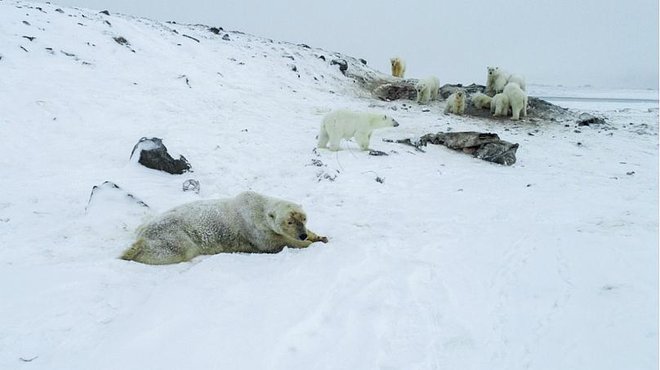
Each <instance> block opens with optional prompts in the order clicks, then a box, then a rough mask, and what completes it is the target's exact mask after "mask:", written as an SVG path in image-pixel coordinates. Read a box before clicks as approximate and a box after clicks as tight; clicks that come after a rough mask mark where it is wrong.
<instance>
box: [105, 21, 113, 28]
mask: <svg viewBox="0 0 660 370" xmlns="http://www.w3.org/2000/svg"><path fill="white" fill-rule="evenodd" d="M103 23H105V24H107V25H108V26H110V27H112V23H110V22H108V21H103Z"/></svg>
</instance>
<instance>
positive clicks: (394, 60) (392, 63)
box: [390, 58, 399, 67]
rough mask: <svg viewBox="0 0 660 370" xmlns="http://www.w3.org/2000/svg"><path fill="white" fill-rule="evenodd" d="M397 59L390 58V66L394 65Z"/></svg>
mask: <svg viewBox="0 0 660 370" xmlns="http://www.w3.org/2000/svg"><path fill="white" fill-rule="evenodd" d="M398 60H399V58H390V64H391V65H392V67H394V65H395V64H396V63H397V62H398Z"/></svg>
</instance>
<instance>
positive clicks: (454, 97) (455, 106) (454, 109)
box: [445, 90, 465, 114]
mask: <svg viewBox="0 0 660 370" xmlns="http://www.w3.org/2000/svg"><path fill="white" fill-rule="evenodd" d="M463 112H465V92H464V91H463V90H458V91H456V92H455V93H453V94H451V95H449V97H448V98H447V105H446V106H445V113H454V114H463Z"/></svg>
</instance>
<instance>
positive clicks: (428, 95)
mask: <svg viewBox="0 0 660 370" xmlns="http://www.w3.org/2000/svg"><path fill="white" fill-rule="evenodd" d="M439 89H440V80H438V78H437V77H435V76H431V77H427V78H425V79H423V80H419V81H417V83H416V84H415V90H417V103H421V104H426V103H428V102H429V101H431V100H435V99H437V98H438V90H439Z"/></svg>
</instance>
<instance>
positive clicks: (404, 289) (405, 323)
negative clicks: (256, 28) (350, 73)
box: [0, 0, 658, 370]
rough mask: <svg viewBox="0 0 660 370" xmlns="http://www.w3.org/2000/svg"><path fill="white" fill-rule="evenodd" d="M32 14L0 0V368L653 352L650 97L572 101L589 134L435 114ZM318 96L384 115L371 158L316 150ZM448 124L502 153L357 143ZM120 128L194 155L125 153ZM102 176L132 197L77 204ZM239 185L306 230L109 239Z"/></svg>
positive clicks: (281, 56) (208, 37) (569, 361)
mask: <svg viewBox="0 0 660 370" xmlns="http://www.w3.org/2000/svg"><path fill="white" fill-rule="evenodd" d="M39 8H41V9H39ZM56 9H58V7H57V6H56V5H49V4H37V3H27V2H17V1H7V0H0V56H1V57H2V58H1V59H0V107H1V111H0V113H1V114H0V165H1V168H2V169H3V173H4V174H3V176H1V177H0V188H1V189H2V195H1V196H0V297H2V298H1V300H0V368H2V369H18V368H26V369H27V368H30V369H90V368H93V369H138V368H139V369H143V368H153V369H184V368H185V369H564V370H567V369H624V368H626V369H653V368H657V355H658V350H657V348H658V331H657V328H658V318H657V309H658V282H657V275H658V265H657V262H658V250H657V246H658V136H657V134H658V105H657V102H656V103H649V104H648V106H646V105H645V106H644V107H640V106H639V105H636V106H635V108H629V109H617V110H612V111H602V110H601V109H599V107H598V105H595V106H593V103H592V107H591V109H592V110H593V112H592V113H597V114H600V115H603V116H605V117H606V118H607V119H608V122H609V125H608V126H607V127H605V128H599V127H579V128H577V127H575V123H574V122H559V123H558V122H552V123H550V122H539V123H534V124H532V123H529V122H521V123H517V124H513V123H511V122H509V121H506V120H502V121H498V122H493V121H488V120H483V119H476V118H469V117H457V116H448V115H443V114H442V109H443V108H444V105H443V104H444V103H443V102H437V103H434V104H433V105H431V106H430V107H427V106H425V107H421V106H417V105H415V104H414V103H413V102H391V103H386V102H382V101H378V100H374V99H372V98H370V96H369V95H368V94H367V93H366V92H365V91H362V90H361V89H360V88H359V87H358V86H357V84H356V83H354V82H353V81H351V80H349V79H347V78H345V77H344V76H343V75H342V74H341V73H340V72H339V70H338V68H337V66H334V65H331V64H330V60H331V59H333V58H335V57H338V56H339V55H336V54H335V53H331V52H328V51H324V50H320V49H313V48H312V49H309V48H305V47H303V46H296V45H292V44H288V43H281V42H276V41H275V42H274V41H271V40H267V39H263V38H259V37H255V36H251V35H246V34H242V33H236V32H224V31H223V32H221V33H220V34H217V35H216V34H214V33H212V32H209V31H208V29H207V28H208V27H206V26H190V25H180V24H171V23H159V22H154V21H150V20H147V19H140V18H134V17H130V16H123V15H115V14H111V15H109V16H108V15H103V14H99V13H98V11H92V10H80V9H70V8H62V9H61V11H57V10H56ZM175 31H176V32H175ZM184 34H185V35H187V36H190V37H192V38H195V39H197V40H199V42H197V41H195V40H193V39H191V38H189V37H186V36H184ZM225 34H226V35H228V38H229V40H224V39H223V36H224V35H225ZM23 36H28V37H34V39H33V40H32V41H30V40H29V39H28V38H24V37H23ZM120 36H121V37H124V38H125V39H126V40H127V41H128V42H129V43H130V45H128V46H126V45H120V44H119V43H117V42H116V41H115V40H114V39H113V38H115V37H120ZM226 38H227V37H226ZM48 48H50V49H48ZM132 50H134V52H133V51H132ZM321 55H323V56H324V57H325V59H326V60H323V59H321V58H319V56H321ZM340 57H343V58H347V59H349V61H350V63H351V64H350V66H349V68H358V69H359V68H363V69H364V71H365V73H372V72H371V71H369V68H368V67H363V66H361V64H360V63H359V62H357V61H355V60H354V59H351V58H348V57H345V56H340ZM294 65H295V67H296V70H297V71H293V70H292V69H293V66H294ZM186 81H187V82H186ZM656 96H657V93H656ZM404 104H406V105H405V106H404ZM340 107H342V108H350V109H355V110H372V111H378V112H387V113H388V114H391V115H392V116H393V117H394V118H395V119H396V120H397V121H399V122H400V123H401V126H399V127H398V128H392V129H383V130H380V131H377V132H375V134H374V137H372V141H371V146H372V147H373V148H374V149H378V150H382V151H385V152H387V153H389V154H390V155H389V156H386V157H373V156H368V155H366V153H363V152H360V151H359V150H357V145H356V144H355V143H352V142H345V143H344V144H343V147H344V150H342V151H340V152H338V153H331V152H328V151H324V150H322V151H318V152H315V151H314V147H315V143H316V142H315V136H316V134H317V131H318V126H319V123H320V120H321V117H322V116H323V114H324V113H325V112H328V111H329V110H331V109H334V108H340ZM427 108H430V111H428V112H424V111H423V109H427ZM449 129H451V130H453V131H462V130H476V131H484V132H489V131H490V132H496V133H498V134H499V135H500V136H501V137H502V139H504V140H508V141H511V142H518V143H520V149H519V150H518V162H517V163H516V164H515V165H514V166H511V167H503V166H499V165H494V164H491V163H487V162H484V161H480V160H477V159H474V158H471V157H470V156H466V155H464V154H461V153H458V152H454V151H450V150H448V149H446V148H443V147H434V146H431V147H428V148H427V149H426V153H419V152H415V151H414V150H412V148H410V147H406V146H401V145H398V144H393V143H385V142H382V140H381V139H382V138H394V139H397V138H405V137H411V138H413V137H418V136H420V135H422V134H425V133H428V132H438V131H445V130H449ZM576 131H578V132H576ZM142 136H148V137H152V136H157V137H161V138H163V140H164V143H165V145H166V146H167V147H168V148H169V150H170V152H171V153H173V154H177V153H180V154H183V155H185V156H186V158H187V159H188V160H189V161H190V163H191V164H192V166H193V169H194V172H193V173H188V174H185V175H180V176H174V175H168V174H165V173H162V172H157V171H153V170H148V169H145V168H143V167H141V166H139V165H136V164H135V163H131V162H130V161H129V156H130V152H131V149H132V147H133V145H134V144H135V143H136V142H137V141H138V140H139V139H140V137H142ZM312 160H317V161H320V162H313V161H312ZM314 163H317V164H321V165H320V166H317V165H315V164H314ZM377 177H378V178H380V179H382V180H383V181H382V183H381V182H377V181H376V178H377ZM188 178H194V179H196V180H198V181H199V182H200V183H201V192H200V194H194V193H189V192H186V193H184V192H182V191H181V185H182V183H183V182H184V181H185V180H186V179H188ZM106 180H109V181H113V182H115V183H117V184H119V185H120V186H121V187H122V188H123V189H125V190H127V191H129V192H130V193H132V194H134V195H135V196H137V197H138V198H140V199H142V200H143V201H145V202H146V203H147V204H149V205H150V206H151V208H150V209H148V210H145V209H144V208H141V207H136V206H134V205H133V204H131V203H130V202H126V201H123V200H122V199H114V200H113V199H103V200H101V201H99V202H96V203H94V204H92V206H90V207H89V208H88V209H87V210H86V207H87V202H88V200H89V194H90V191H91V189H92V187H93V186H94V185H99V184H101V183H102V182H103V181H106ZM247 189H251V190H255V191H259V192H262V193H266V194H269V195H272V196H276V197H280V198H284V199H289V200H293V201H296V202H298V203H301V204H302V205H303V208H304V209H305V210H306V211H307V213H308V218H309V222H308V226H309V228H310V229H312V230H314V231H316V232H317V233H319V234H321V235H328V236H329V238H330V242H329V243H328V244H315V245H313V246H312V247H310V248H308V249H304V250H292V249H285V250H284V251H283V252H282V253H279V254H275V255H244V254H227V255H215V256H204V257H198V258H196V259H194V260H193V262H191V263H183V264H178V265H173V266H146V265H142V264H137V263H129V262H126V261H122V260H119V259H118V258H117V256H119V255H120V253H121V252H122V251H123V250H124V249H125V248H126V247H128V246H129V245H130V244H131V242H132V240H133V238H134V234H133V231H134V229H135V227H137V226H138V225H139V224H140V222H142V220H144V219H146V218H148V217H149V216H150V215H153V214H156V213H158V212H162V211H165V210H167V209H169V208H171V207H173V206H175V205H178V204H182V203H185V202H188V201H192V200H196V199H208V198H218V197H229V196H233V195H235V194H237V193H239V192H241V191H243V190H247Z"/></svg>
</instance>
